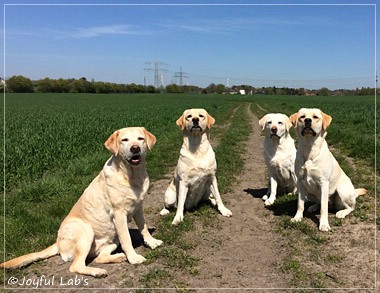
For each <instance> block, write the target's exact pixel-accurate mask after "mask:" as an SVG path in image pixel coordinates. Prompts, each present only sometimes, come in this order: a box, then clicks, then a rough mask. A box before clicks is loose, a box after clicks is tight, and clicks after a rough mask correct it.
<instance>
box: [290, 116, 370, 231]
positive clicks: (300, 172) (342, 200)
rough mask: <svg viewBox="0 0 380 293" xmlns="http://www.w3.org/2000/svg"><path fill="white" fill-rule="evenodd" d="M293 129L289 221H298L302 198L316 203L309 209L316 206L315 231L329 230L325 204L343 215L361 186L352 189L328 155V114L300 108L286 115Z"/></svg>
mask: <svg viewBox="0 0 380 293" xmlns="http://www.w3.org/2000/svg"><path fill="white" fill-rule="evenodd" d="M290 120H291V121H292V123H293V125H294V126H295V127H296V128H297V134H298V148H297V156H296V162H295V172H296V175H297V179H298V181H297V182H298V183H297V189H298V207H297V213H296V215H295V216H294V218H293V219H292V221H293V222H298V221H301V219H302V217H303V211H304V205H305V200H306V199H309V200H311V201H313V202H315V203H316V205H313V206H311V207H310V208H309V210H308V211H309V212H316V211H318V210H319V209H320V212H321V217H320V221H319V230H321V231H329V230H330V229H331V228H330V225H329V222H328V208H329V205H330V206H332V207H335V208H336V210H338V212H337V213H336V217H337V218H344V217H346V216H347V215H348V214H349V213H351V212H352V211H353V210H354V208H355V202H356V198H357V197H358V196H359V195H364V194H366V193H367V190H365V189H364V188H358V189H355V188H354V186H353V184H352V182H351V180H350V178H348V176H347V175H346V174H345V173H344V171H343V170H342V169H341V168H340V166H339V164H338V162H337V161H336V159H335V158H334V157H333V155H332V154H331V152H330V150H329V148H328V146H327V142H326V140H325V137H326V135H327V132H326V129H327V127H328V126H329V125H330V123H331V120H332V118H331V116H330V115H328V114H325V113H323V112H322V111H321V110H319V109H305V108H303V109H300V110H299V111H298V113H295V114H293V115H292V116H290Z"/></svg>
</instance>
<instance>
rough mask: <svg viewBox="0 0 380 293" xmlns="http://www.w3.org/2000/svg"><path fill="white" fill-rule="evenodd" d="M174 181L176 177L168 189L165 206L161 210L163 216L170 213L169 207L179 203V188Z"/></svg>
mask: <svg viewBox="0 0 380 293" xmlns="http://www.w3.org/2000/svg"><path fill="white" fill-rule="evenodd" d="M174 181H175V179H173V180H172V181H171V182H170V185H169V186H168V188H167V189H166V192H165V199H164V208H163V209H162V210H161V211H160V215H161V216H165V215H167V214H169V209H171V208H173V207H175V206H176V204H177V188H176V184H175V182H174Z"/></svg>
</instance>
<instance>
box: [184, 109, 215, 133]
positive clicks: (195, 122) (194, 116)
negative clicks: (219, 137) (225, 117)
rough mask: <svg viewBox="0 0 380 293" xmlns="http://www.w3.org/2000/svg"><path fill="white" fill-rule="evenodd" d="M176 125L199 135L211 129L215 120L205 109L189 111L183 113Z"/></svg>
mask: <svg viewBox="0 0 380 293" xmlns="http://www.w3.org/2000/svg"><path fill="white" fill-rule="evenodd" d="M176 123H177V125H178V126H179V127H180V128H181V130H186V131H188V132H190V133H192V134H193V135H198V134H200V133H203V132H205V131H206V130H207V129H210V128H211V126H212V125H214V123H215V119H214V118H213V117H212V116H211V115H210V114H209V113H207V111H206V110H205V109H188V110H185V111H184V112H183V114H182V116H181V117H179V118H178V120H177V122H176Z"/></svg>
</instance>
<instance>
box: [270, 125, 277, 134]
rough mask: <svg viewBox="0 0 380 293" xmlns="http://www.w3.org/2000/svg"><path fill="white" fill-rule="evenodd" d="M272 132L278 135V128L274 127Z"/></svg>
mask: <svg viewBox="0 0 380 293" xmlns="http://www.w3.org/2000/svg"><path fill="white" fill-rule="evenodd" d="M270 131H272V133H274V134H276V133H277V127H275V126H273V127H272V128H271V129H270Z"/></svg>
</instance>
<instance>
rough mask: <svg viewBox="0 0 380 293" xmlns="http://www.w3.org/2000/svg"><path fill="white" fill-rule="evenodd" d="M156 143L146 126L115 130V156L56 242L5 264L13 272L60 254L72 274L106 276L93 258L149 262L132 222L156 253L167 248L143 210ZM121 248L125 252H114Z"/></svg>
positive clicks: (110, 147)
mask: <svg viewBox="0 0 380 293" xmlns="http://www.w3.org/2000/svg"><path fill="white" fill-rule="evenodd" d="M155 142H156V137H155V136H154V135H153V134H152V133H150V132H148V131H147V130H146V129H145V128H143V127H129V128H123V129H120V130H117V131H115V132H114V133H113V134H112V135H111V136H110V137H109V139H108V140H107V141H106V142H105V144H104V145H105V147H106V148H107V149H108V150H109V151H110V152H111V153H112V157H111V158H110V159H109V160H108V161H107V162H106V163H105V165H104V167H103V169H102V171H101V172H100V173H99V175H98V176H97V177H96V178H95V179H94V180H93V181H92V182H91V184H90V185H89V186H88V187H87V189H86V190H85V191H84V193H83V194H82V196H81V197H80V198H79V200H78V201H77V202H76V204H75V205H74V206H73V208H72V209H71V211H70V213H69V214H68V215H67V216H66V218H65V219H64V220H63V222H62V224H61V226H60V228H59V230H58V237H57V241H56V242H55V243H54V244H53V245H51V246H50V247H48V248H46V249H45V250H43V251H40V252H36V253H31V254H27V255H24V256H20V257H18V258H15V259H12V260H10V261H7V262H5V263H2V264H1V265H0V266H1V267H3V268H6V269H14V268H19V267H22V266H24V265H27V264H29V263H31V262H34V261H36V260H40V259H45V258H48V257H51V256H53V255H56V254H60V255H61V257H62V259H63V260H64V261H71V260H72V264H71V266H70V271H71V272H73V273H78V274H83V275H91V276H94V277H104V276H106V275H107V271H106V270H103V269H100V268H94V267H88V266H86V258H87V257H88V256H90V257H96V258H95V262H97V263H116V262H122V261H124V260H126V259H128V261H129V262H130V263H132V264H138V263H142V262H143V261H145V258H144V257H143V256H142V255H139V254H137V253H136V251H135V250H134V248H133V246H132V241H131V237H130V235H129V230H128V221H130V220H132V218H133V219H134V220H135V221H136V224H137V226H138V229H139V230H140V232H141V234H142V236H143V238H144V242H145V243H146V245H147V246H149V247H150V248H152V249H154V248H156V247H157V246H159V245H161V244H162V241H161V240H157V239H154V238H153V237H152V236H151V234H150V233H149V231H148V227H147V225H146V223H145V220H144V216H143V208H142V202H143V199H144V196H145V195H146V193H147V190H148V187H149V177H148V174H147V171H146V168H145V157H146V153H147V151H148V150H150V149H151V148H152V147H153V145H154V144H155ZM119 244H121V247H122V249H123V251H124V253H116V254H111V253H112V252H113V251H114V250H115V249H116V248H117V247H118V245H119Z"/></svg>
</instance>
